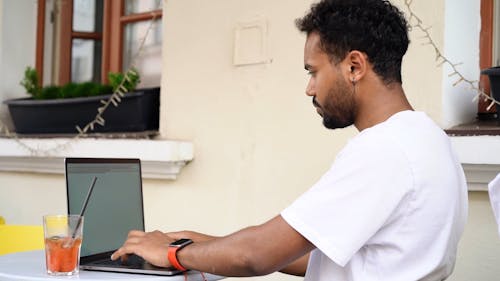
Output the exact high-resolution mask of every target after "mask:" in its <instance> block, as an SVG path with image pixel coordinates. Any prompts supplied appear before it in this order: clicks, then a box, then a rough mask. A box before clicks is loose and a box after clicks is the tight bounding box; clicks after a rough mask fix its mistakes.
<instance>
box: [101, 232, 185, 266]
mask: <svg viewBox="0 0 500 281" xmlns="http://www.w3.org/2000/svg"><path fill="white" fill-rule="evenodd" d="M175 240H176V239H174V238H172V237H169V236H168V235H167V234H165V233H162V232H161V231H158V230H157V231H153V232H143V231H139V230H132V231H130V232H129V234H128V237H127V240H126V241H125V243H124V244H123V246H121V247H120V248H119V249H118V250H116V252H114V253H113V254H112V255H111V259H112V260H117V259H118V258H120V257H121V258H123V259H126V255H128V254H136V255H138V256H141V257H142V258H144V259H145V260H146V261H148V262H149V263H151V264H153V265H156V266H161V267H169V266H170V263H169V262H168V258H167V253H168V245H169V244H170V243H172V242H173V241H175Z"/></svg>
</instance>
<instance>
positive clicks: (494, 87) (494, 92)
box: [481, 66, 500, 125]
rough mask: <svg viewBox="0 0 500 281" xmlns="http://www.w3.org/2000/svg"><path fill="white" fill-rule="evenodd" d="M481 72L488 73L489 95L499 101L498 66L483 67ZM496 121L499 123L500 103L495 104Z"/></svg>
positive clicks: (499, 78) (499, 76)
mask: <svg viewBox="0 0 500 281" xmlns="http://www.w3.org/2000/svg"><path fill="white" fill-rule="evenodd" d="M481 74H484V75H488V78H489V80H490V90H491V96H492V97H493V98H494V99H495V100H497V101H500V66H496V67H492V68H488V69H484V70H482V71H481ZM496 110H497V122H498V124H499V125H500V105H499V104H496Z"/></svg>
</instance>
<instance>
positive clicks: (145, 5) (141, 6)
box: [125, 0, 163, 15]
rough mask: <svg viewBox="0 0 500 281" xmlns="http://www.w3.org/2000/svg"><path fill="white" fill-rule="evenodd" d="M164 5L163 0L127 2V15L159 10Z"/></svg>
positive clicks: (129, 0) (132, 0)
mask: <svg viewBox="0 0 500 281" xmlns="http://www.w3.org/2000/svg"><path fill="white" fill-rule="evenodd" d="M162 4H163V1H162V0H125V15H130V14H139V13H144V12H150V11H154V10H158V9H161V8H162Z"/></svg>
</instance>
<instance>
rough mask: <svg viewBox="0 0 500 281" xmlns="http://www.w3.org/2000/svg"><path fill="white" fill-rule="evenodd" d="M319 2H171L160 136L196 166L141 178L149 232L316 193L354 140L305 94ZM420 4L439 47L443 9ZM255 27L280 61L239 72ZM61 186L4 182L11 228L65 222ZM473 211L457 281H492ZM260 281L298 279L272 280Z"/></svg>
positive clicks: (418, 93)
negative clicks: (261, 25) (241, 36)
mask: <svg viewBox="0 0 500 281" xmlns="http://www.w3.org/2000/svg"><path fill="white" fill-rule="evenodd" d="M311 2H312V1H309V0H307V1H289V0H273V1H269V0H254V1H247V0H214V1H205V0H168V2H165V7H164V25H163V32H164V47H163V80H162V81H163V82H162V97H161V101H162V105H161V135H162V138H166V139H178V140H187V141H192V142H193V144H194V147H195V159H194V161H192V162H191V163H189V164H188V165H187V166H186V167H185V168H184V169H183V170H182V172H181V174H180V176H179V178H178V179H177V180H175V181H166V180H144V198H145V199H144V200H145V212H146V225H147V228H148V229H149V230H152V229H162V230H166V231H167V230H180V229H193V230H198V231H203V232H208V233H211V234H215V235H224V234H227V233H230V232H232V231H236V230H237V229H239V228H241V227H244V226H248V225H252V224H259V223H262V222H264V221H265V220H267V219H269V218H271V217H273V216H275V215H276V214H278V213H279V212H280V210H282V209H283V208H284V207H286V206H287V205H288V204H290V203H291V202H292V201H293V200H294V198H296V197H297V196H299V195H300V194H301V193H302V192H303V191H305V190H306V189H307V188H308V187H309V186H311V185H312V184H313V183H314V182H315V181H316V180H317V179H318V178H319V177H320V176H321V174H322V173H323V172H324V171H326V170H327V169H328V168H329V166H330V164H331V162H332V161H333V159H334V157H335V155H336V153H338V151H339V150H340V149H341V147H342V146H343V145H344V144H345V143H346V142H347V141H348V139H349V138H350V137H352V136H353V135H354V134H355V133H356V132H355V130H354V129H353V128H350V129H346V130H341V131H328V130H326V129H324V128H323V127H322V125H321V121H320V118H319V117H318V116H317V114H316V113H315V110H314V108H313V107H312V105H311V99H310V98H309V97H306V96H305V94H304V88H305V86H306V81H307V76H306V73H305V71H304V70H303V61H302V53H303V44H304V39H305V38H304V36H303V35H302V34H299V33H298V32H297V31H296V29H295V27H294V25H293V20H294V19H295V18H297V17H299V16H301V15H303V14H304V13H305V11H306V10H307V8H308V7H309V5H310V3H311ZM396 3H398V4H401V3H403V0H399V1H397V2H396ZM413 6H414V10H415V12H417V13H418V14H419V16H421V18H422V19H423V20H424V21H426V24H427V25H431V26H432V30H431V32H432V35H433V36H434V38H435V40H436V42H437V43H438V44H439V45H442V44H443V42H442V38H443V31H444V22H443V14H444V8H445V7H444V0H439V1H434V0H425V1H413ZM429 6H432V8H429ZM255 18H259V19H262V18H264V19H266V21H267V27H268V32H267V37H266V39H267V43H268V58H269V59H270V60H271V62H269V63H264V64H256V65H249V66H238V67H237V66H234V65H233V60H232V59H233V47H234V29H235V28H236V26H237V24H238V22H241V21H249V20H252V19H255ZM419 36H421V34H420V33H418V32H415V31H412V33H411V40H412V45H411V46H410V49H409V51H408V55H407V56H406V58H405V60H404V65H403V80H404V87H405V90H406V92H407V94H408V96H409V98H410V100H411V102H412V103H413V105H414V107H415V108H416V109H417V110H423V111H426V112H428V113H429V115H430V116H431V117H432V118H433V119H434V120H436V122H438V123H439V122H440V121H441V118H442V102H441V98H442V95H441V83H442V81H441V79H442V78H441V77H442V75H441V69H439V68H437V67H436V66H435V62H434V53H433V49H432V48H431V47H429V46H422V45H421V43H422V42H421V39H420V37H419ZM0 149H1V148H0ZM64 184H65V182H64V178H63V176H62V175H39V174H27V173H0V215H2V216H4V217H5V218H6V219H7V221H8V222H9V223H14V224H39V223H40V221H41V215H42V214H45V213H57V212H65V210H66V205H65V188H64ZM444 204H445V203H444ZM470 207H471V210H470V217H469V222H468V225H467V229H466V233H465V235H464V238H463V239H462V242H461V245H460V251H459V259H458V262H457V268H456V272H455V274H454V275H453V277H452V278H451V280H457V281H459V280H460V281H462V280H463V281H465V280H494V279H495V278H496V276H498V273H499V272H500V270H499V269H497V268H498V266H496V265H497V264H499V263H500V245H499V243H498V242H497V241H498V236H497V235H496V224H495V222H494V221H493V218H492V214H491V209H490V207H489V202H488V199H487V195H486V193H484V192H479V193H475V194H472V196H471V205H470ZM275 239H280V238H279V237H275ZM479 276H480V277H479ZM252 280H274V281H277V280H300V278H296V277H287V276H284V275H281V274H273V275H271V276H269V277H259V278H253V279H252Z"/></svg>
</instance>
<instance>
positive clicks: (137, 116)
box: [4, 67, 160, 134]
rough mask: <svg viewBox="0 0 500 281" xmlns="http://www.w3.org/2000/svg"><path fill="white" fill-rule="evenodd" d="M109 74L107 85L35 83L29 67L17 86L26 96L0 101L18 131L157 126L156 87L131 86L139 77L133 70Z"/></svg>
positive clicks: (69, 131) (131, 129) (74, 131)
mask: <svg viewBox="0 0 500 281" xmlns="http://www.w3.org/2000/svg"><path fill="white" fill-rule="evenodd" d="M108 79H109V81H110V84H109V85H103V84H99V83H92V82H85V83H68V84H66V85H63V86H46V87H39V86H38V85H39V84H38V75H37V73H36V70H34V69H32V68H30V67H28V68H27V69H26V71H25V75H24V78H23V80H22V81H21V85H23V86H24V88H25V89H26V92H27V93H28V94H30V95H31V97H28V98H19V99H11V100H6V101H4V103H5V104H7V106H8V108H9V112H10V115H11V117H12V121H13V123H14V127H15V131H16V132H17V133H18V134H77V133H82V132H83V133H90V132H99V133H101V132H143V131H158V125H159V103H160V102H159V93H160V88H159V87H156V88H147V89H135V88H136V86H137V84H138V83H139V81H140V77H139V74H138V73H137V72H136V71H134V70H132V71H129V72H127V73H126V74H123V73H109V74H108ZM108 105H112V106H108ZM95 124H97V125H95Z"/></svg>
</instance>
